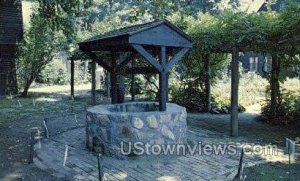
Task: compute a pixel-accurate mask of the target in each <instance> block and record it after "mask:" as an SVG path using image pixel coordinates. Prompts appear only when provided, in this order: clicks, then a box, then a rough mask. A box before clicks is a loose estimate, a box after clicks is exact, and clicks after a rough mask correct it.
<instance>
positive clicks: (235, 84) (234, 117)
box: [230, 47, 239, 136]
mask: <svg viewBox="0 0 300 181" xmlns="http://www.w3.org/2000/svg"><path fill="white" fill-rule="evenodd" d="M238 92H239V51H238V49H237V48H236V47H234V48H233V50H232V60H231V117H230V121H231V136H238V105H239V103H238Z"/></svg>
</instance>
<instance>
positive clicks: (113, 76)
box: [110, 52, 118, 104]
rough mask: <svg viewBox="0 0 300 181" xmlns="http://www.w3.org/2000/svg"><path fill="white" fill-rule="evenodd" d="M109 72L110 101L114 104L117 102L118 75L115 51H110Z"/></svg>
mask: <svg viewBox="0 0 300 181" xmlns="http://www.w3.org/2000/svg"><path fill="white" fill-rule="evenodd" d="M111 55H112V56H111V72H110V82H111V89H110V92H111V103H112V104H116V103H117V102H118V76H117V72H116V68H117V56H116V53H114V52H112V53H111Z"/></svg>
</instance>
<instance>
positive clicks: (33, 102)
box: [32, 99, 35, 107]
mask: <svg viewBox="0 0 300 181" xmlns="http://www.w3.org/2000/svg"><path fill="white" fill-rule="evenodd" d="M32 104H33V106H34V107H35V99H32Z"/></svg>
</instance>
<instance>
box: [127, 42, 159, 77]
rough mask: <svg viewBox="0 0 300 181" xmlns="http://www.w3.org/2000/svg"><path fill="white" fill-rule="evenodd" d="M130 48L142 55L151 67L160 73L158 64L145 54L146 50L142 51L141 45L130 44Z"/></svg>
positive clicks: (148, 54)
mask: <svg viewBox="0 0 300 181" xmlns="http://www.w3.org/2000/svg"><path fill="white" fill-rule="evenodd" d="M132 47H133V48H134V49H135V50H136V51H137V52H138V53H139V54H140V55H142V56H143V57H144V58H145V59H146V60H147V61H148V62H149V63H150V64H151V65H152V66H153V67H155V68H156V70H158V71H159V72H162V66H161V65H160V64H159V62H158V61H157V60H156V59H155V58H154V57H153V56H152V55H151V54H150V53H148V52H147V50H145V49H144V47H143V46H142V45H139V44H132Z"/></svg>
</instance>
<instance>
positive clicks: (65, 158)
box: [63, 145, 69, 167]
mask: <svg viewBox="0 0 300 181" xmlns="http://www.w3.org/2000/svg"><path fill="white" fill-rule="evenodd" d="M68 151H69V146H68V145H66V150H65V156H64V163H63V166H64V167H65V166H66V162H67V158H68Z"/></svg>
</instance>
